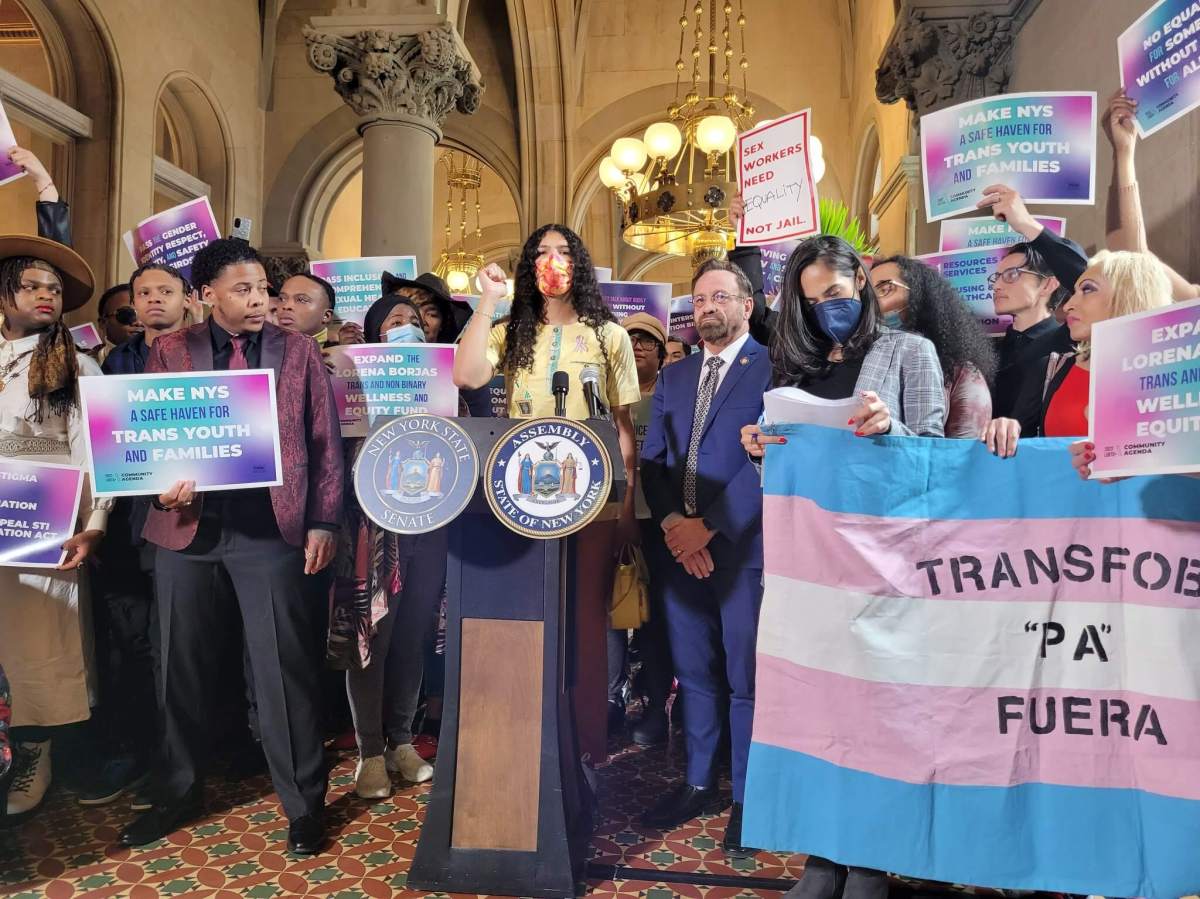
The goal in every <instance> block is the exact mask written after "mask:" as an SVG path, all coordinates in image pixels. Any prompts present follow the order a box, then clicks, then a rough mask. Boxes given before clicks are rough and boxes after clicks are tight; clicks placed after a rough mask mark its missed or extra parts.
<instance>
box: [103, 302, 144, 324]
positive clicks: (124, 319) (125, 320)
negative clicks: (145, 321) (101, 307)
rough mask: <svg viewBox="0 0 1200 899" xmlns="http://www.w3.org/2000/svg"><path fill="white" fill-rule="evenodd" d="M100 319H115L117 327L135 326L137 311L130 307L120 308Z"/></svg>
mask: <svg viewBox="0 0 1200 899" xmlns="http://www.w3.org/2000/svg"><path fill="white" fill-rule="evenodd" d="M100 317H101V318H106V319H107V318H115V319H116V320H117V324H119V325H135V324H137V320H138V317H137V310H136V309H134V308H133V307H132V306H122V307H121V308H119V309H117V310H115V311H113V312H106V313H104V314H103V315H102V316H100Z"/></svg>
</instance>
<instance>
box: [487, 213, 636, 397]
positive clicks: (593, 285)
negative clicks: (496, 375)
mask: <svg viewBox="0 0 1200 899" xmlns="http://www.w3.org/2000/svg"><path fill="white" fill-rule="evenodd" d="M550 231H557V232H558V233H559V234H561V235H562V236H563V237H565V238H566V239H567V249H568V251H569V252H570V254H571V262H572V264H573V269H574V271H573V273H572V276H571V306H572V307H573V308H574V309H575V314H576V315H578V316H579V320H580V321H581V322H583V323H584V324H586V325H589V326H590V327H591V329H592V330H593V331H595V332H596V341H597V342H598V343H599V344H600V352H601V354H602V355H603V356H604V362H605V365H607V364H608V351H607V350H606V349H605V346H604V339H603V337H602V335H601V333H600V329H601V328H603V327H604V324H605V322H615V321H616V320H617V319H616V316H614V315H613V314H612V310H611V309H609V308H608V306H607V305H605V302H604V297H602V296H601V295H600V285H599V283H598V282H597V281H596V268H595V266H593V265H592V255H591V254H590V253H589V252H588V249H587V247H586V246H584V243H583V241H582V240H580V238H579V235H578V234H576V233H575V232H574V231H572V230H571V229H570V228H567V227H566V226H564V225H542V227H540V228H538V229H537V230H536V231H534V232H533V233H532V234H531V235H529V240H527V241H525V246H524V248H523V249H522V250H521V260H520V262H518V263H517V271H516V275H515V278H514V284H513V302H512V313H511V316H510V318H509V321H508V327H507V329H506V330H505V332H504V333H505V341H504V355H503V356H502V357H501V359H500V370H501V371H503V372H506V373H508V374H513V373H515V372H518V371H522V370H523V369H528V368H532V367H533V345H534V342H535V341H536V340H537V332H538V328H540V327H541V326H542V325H543V324H544V323H545V321H546V298H545V297H544V296H542V294H541V291H539V290H538V288H537V274H536V273H535V271H534V266H535V263H536V262H537V258H538V245H539V244H541V242H542V238H543V237H545V236H546V234H547V233H548V232H550Z"/></svg>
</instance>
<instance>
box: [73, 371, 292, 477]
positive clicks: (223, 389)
mask: <svg viewBox="0 0 1200 899" xmlns="http://www.w3.org/2000/svg"><path fill="white" fill-rule="evenodd" d="M79 389H80V395H81V398H82V400H83V414H84V419H85V423H86V428H85V431H84V433H85V435H86V436H87V442H88V454H89V456H90V458H91V463H92V490H93V492H94V493H96V494H97V495H98V496H140V495H144V494H157V493H163V492H164V491H166V490H169V489H170V488H171V486H172V485H174V484H175V483H176V482H177V481H195V482H196V489H197V490H237V489H242V488H250V487H276V486H278V485H280V484H282V483H283V466H282V463H281V461H280V454H279V420H278V416H277V414H276V407H275V372H274V371H273V370H271V369H251V370H249V371H229V372H198V373H195V374H150V375H108V376H106V377H103V378H80V379H79Z"/></svg>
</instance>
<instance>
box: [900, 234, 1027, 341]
mask: <svg viewBox="0 0 1200 899" xmlns="http://www.w3.org/2000/svg"><path fill="white" fill-rule="evenodd" d="M1007 249H1008V248H1007V247H992V248H990V249H986V250H958V251H956V252H953V253H929V254H927V255H925V256H918V257H917V259H919V260H921V261H922V262H924V263H925V264H926V265H930V266H933V267H934V268H936V269H937V270H938V271H939V272H941V273H942V277H944V278H945V279H946V280H947V281H949V282H950V283H951V284H952V285H953V287H954V289H955V290H957V291H958V293H959V296H961V297H962V298H963V300H964V301H965V302H966V304H967V305H968V306H970V307H971V312H972V313H974V315H975V317H976V318H977V319H979V321H980V323H981V324H982V325H983V327H984V329H985V330H986V331H987V332H988V333H989V334H1003V333H1004V331H1005V330H1006V329H1007V328H1008V326H1009V325H1010V324H1012V316H1011V315H997V314H996V307H995V305H993V303H992V288H991V286H990V285H989V284H988V282H987V279H988V275H990V274H992V272H994V271H995V270H996V266H997V264H998V263H999V262H1000V260H1001V259H1003V258H1004V256H1005V254H1006V252H1007Z"/></svg>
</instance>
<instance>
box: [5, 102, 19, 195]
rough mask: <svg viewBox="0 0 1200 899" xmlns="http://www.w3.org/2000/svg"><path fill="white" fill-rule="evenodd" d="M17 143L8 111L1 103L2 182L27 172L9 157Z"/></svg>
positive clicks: (15, 178) (14, 178) (13, 179)
mask: <svg viewBox="0 0 1200 899" xmlns="http://www.w3.org/2000/svg"><path fill="white" fill-rule="evenodd" d="M16 145H17V138H16V136H15V135H13V130H12V124H11V123H10V122H9V121H8V113H6V112H5V111H4V104H3V103H0V184H7V183H8V182H9V181H15V180H17V179H18V178H20V177H21V176H23V175H24V174H25V169H23V168H21V167H20V166H19V165H17V164H16V163H15V162H13V161H12V160H11V159H9V158H8V153H9V151H10V150H11V149H12V148H13V147H15V146H16Z"/></svg>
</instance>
